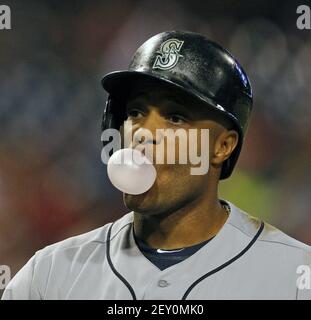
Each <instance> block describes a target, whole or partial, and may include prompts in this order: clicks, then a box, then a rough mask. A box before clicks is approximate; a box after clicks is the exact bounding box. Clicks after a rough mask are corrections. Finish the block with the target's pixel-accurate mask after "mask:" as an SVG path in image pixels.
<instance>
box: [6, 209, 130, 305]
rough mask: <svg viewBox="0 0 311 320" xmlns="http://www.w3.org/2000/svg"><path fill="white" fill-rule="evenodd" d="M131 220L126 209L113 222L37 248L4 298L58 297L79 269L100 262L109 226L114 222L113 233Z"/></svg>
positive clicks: (104, 251) (112, 234) (99, 263)
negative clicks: (125, 212)
mask: <svg viewBox="0 0 311 320" xmlns="http://www.w3.org/2000/svg"><path fill="white" fill-rule="evenodd" d="M131 220H132V213H128V214H126V215H124V216H123V217H121V218H120V219H118V220H116V221H115V222H111V223H107V224H105V225H104V226H102V227H100V228H97V229H95V230H92V231H89V232H87V233H84V234H81V235H77V236H73V237H70V238H68V239H65V240H63V241H60V242H57V243H54V244H52V245H49V246H47V247H44V248H43V249H41V250H39V251H37V252H36V253H35V254H34V255H33V256H32V257H31V259H30V260H29V261H28V262H27V263H26V264H25V266H24V267H23V268H22V269H21V270H20V271H19V272H18V273H17V274H16V275H15V277H14V278H13V279H12V280H11V282H10V283H9V284H8V287H7V288H6V292H5V293H4V299H45V298H46V296H51V297H59V292H61V290H60V289H59V288H63V287H66V285H67V287H68V288H69V287H70V285H71V284H72V283H74V281H75V279H76V278H77V277H78V275H79V274H80V273H81V272H82V270H84V269H85V268H87V269H88V270H91V271H92V270H93V269H92V268H93V267H94V266H95V265H102V264H103V263H104V260H105V259H106V246H105V244H106V243H107V235H108V232H109V230H110V226H112V225H114V228H113V232H112V233H111V237H113V236H115V235H116V234H118V233H119V232H120V230H122V228H123V227H124V226H126V225H128V224H129V223H131ZM48 290H49V291H48Z"/></svg>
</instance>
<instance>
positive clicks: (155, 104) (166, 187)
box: [123, 82, 226, 215]
mask: <svg viewBox="0 0 311 320" xmlns="http://www.w3.org/2000/svg"><path fill="white" fill-rule="evenodd" d="M126 109H127V119H126V121H125V122H124V128H123V130H124V133H125V135H126V136H127V137H131V138H133V140H132V145H125V147H132V148H137V149H140V147H143V148H141V149H145V153H146V154H147V153H148V148H152V154H153V163H154V166H155V168H156V171H157V178H156V181H155V183H154V185H153V186H152V188H151V189H149V190H148V191H147V192H145V193H143V194H140V195H130V194H124V202H125V204H126V206H127V207H128V208H129V209H130V210H134V211H135V212H139V213H144V214H151V215H154V214H159V213H170V212H173V211H175V210H178V209H179V208H181V207H183V206H184V205H186V204H187V203H190V202H192V201H193V200H195V199H196V198H198V197H200V196H203V195H204V194H205V193H206V192H207V191H208V190H207V186H208V177H209V174H203V175H202V174H201V175H193V174H191V170H190V169H191V168H193V167H198V166H199V165H194V164H192V163H191V162H190V159H189V152H194V151H197V155H198V156H200V157H202V158H203V157H204V158H205V159H206V160H207V159H208V160H210V159H211V158H212V157H213V152H214V147H215V142H216V140H217V137H218V136H219V135H220V134H221V133H222V132H223V131H224V130H226V129H225V128H224V126H223V125H221V124H220V123H219V122H218V121H217V115H215V112H214V111H211V110H210V108H208V107H207V106H206V105H202V104H201V103H199V102H194V100H193V99H191V98H190V97H189V96H187V95H186V94H184V93H182V92H181V91H179V90H177V89H174V88H168V87H166V86H162V85H161V86H159V85H157V86H155V85H154V84H152V83H146V82H145V83H142V82H141V83H137V85H136V86H135V87H134V88H133V89H132V90H131V94H130V97H129V98H128V100H127V104H126ZM146 129H147V130H148V132H150V133H151V134H152V137H148V138H146V136H145V133H146ZM159 129H162V130H167V129H170V130H171V131H172V132H176V130H179V129H182V130H184V132H185V135H184V139H183V138H181V140H182V141H179V140H178V139H175V141H173V142H172V140H170V139H167V136H165V135H163V134H161V131H159ZM190 129H196V130H197V139H196V140H195V143H193V142H194V140H191V141H190V139H189V132H190V131H189V130H190ZM201 129H208V130H209V136H208V137H207V138H208V140H209V148H205V147H206V146H205V147H203V145H202V141H203V142H204V139H202V138H201ZM157 131H158V135H157ZM191 131H192V133H193V130H191ZM159 132H160V134H159ZM185 140H186V141H185ZM205 141H206V140H205ZM139 142H141V145H140V146H138V145H139ZM182 142H183V143H184V144H183V146H185V145H186V149H183V152H186V153H187V155H186V156H187V159H188V161H187V163H185V164H180V163H179V162H180V161H179V160H180V158H179V156H180V154H179V150H180V146H181V144H180V143H182ZM189 142H190V145H189ZM185 143H186V144H185ZM207 147H208V145H207ZM173 149H175V163H174V164H168V163H167V158H168V157H169V154H170V156H172V151H173ZM157 152H158V153H159V152H161V153H162V152H163V154H162V156H164V160H165V162H164V164H158V163H156V156H157ZM201 152H204V154H201ZM173 154H174V153H173Z"/></svg>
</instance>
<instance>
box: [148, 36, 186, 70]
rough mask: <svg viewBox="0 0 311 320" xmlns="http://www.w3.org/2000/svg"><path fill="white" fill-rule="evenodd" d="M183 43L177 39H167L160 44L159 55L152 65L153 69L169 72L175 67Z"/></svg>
mask: <svg viewBox="0 0 311 320" xmlns="http://www.w3.org/2000/svg"><path fill="white" fill-rule="evenodd" d="M183 43H184V42H183V41H180V40H177V39H168V40H166V41H165V42H163V43H162V44H161V48H160V51H158V52H157V53H159V55H157V57H156V59H155V62H154V64H153V67H152V68H153V69H161V70H169V69H171V68H173V67H175V66H176V64H177V62H178V59H179V58H180V57H182V55H181V54H179V52H180V49H181V47H182V45H183Z"/></svg>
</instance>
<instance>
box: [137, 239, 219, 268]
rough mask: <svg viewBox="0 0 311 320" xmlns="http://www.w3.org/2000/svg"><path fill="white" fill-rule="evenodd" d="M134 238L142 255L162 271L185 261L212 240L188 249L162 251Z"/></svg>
mask: <svg viewBox="0 0 311 320" xmlns="http://www.w3.org/2000/svg"><path fill="white" fill-rule="evenodd" d="M134 238H135V242H136V244H137V246H138V248H139V249H140V251H141V252H142V254H143V255H144V256H145V257H146V258H147V259H148V260H150V261H151V262H152V263H153V264H154V265H155V266H157V267H158V268H159V269H160V270H164V269H166V268H168V267H170V266H172V265H174V264H176V263H178V262H181V261H183V260H185V259H187V258H188V257H190V256H191V255H193V254H194V253H195V252H197V251H198V250H199V249H200V248H202V247H203V246H204V245H205V244H207V243H208V242H209V241H211V240H212V239H213V238H211V239H209V240H206V241H204V242H201V243H198V244H196V245H194V246H190V247H185V248H180V249H172V250H164V249H163V250H162V249H155V248H151V247H149V246H148V245H147V244H146V243H145V242H144V241H142V240H140V239H138V238H137V237H136V236H135V235H134Z"/></svg>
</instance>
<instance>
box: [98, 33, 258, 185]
mask: <svg viewBox="0 0 311 320" xmlns="http://www.w3.org/2000/svg"><path fill="white" fill-rule="evenodd" d="M139 78H145V79H146V78H149V79H154V80H157V81H161V82H162V83H166V84H167V85H168V86H173V87H175V88H179V89H182V90H183V91H184V92H186V93H187V94H189V95H191V96H192V97H193V98H194V99H199V100H200V101H203V102H204V103H205V104H206V107H207V108H213V109H214V110H216V111H217V112H220V113H221V114H222V115H223V116H224V117H226V118H228V119H230V120H231V121H232V124H233V126H234V129H235V130H237V132H238V133H239V142H238V145H237V147H236V148H235V150H234V151H233V152H232V154H231V156H230V157H229V158H228V159H227V160H226V161H225V162H224V163H223V165H222V170H221V176H220V178H221V179H225V178H228V177H229V176H230V175H231V173H232V171H233V168H234V166H235V164H236V161H237V159H238V157H239V154H240V151H241V147H242V144H243V139H244V136H245V132H246V129H247V126H248V122H249V116H250V113H251V109H252V102H253V97H252V89H251V85H250V82H249V79H248V77H247V75H246V73H245V72H244V71H243V69H242V67H241V66H240V64H239V63H238V62H237V61H236V59H235V58H234V57H233V56H232V55H231V54H230V53H229V52H228V51H226V50H225V49H223V48H222V47H221V46H219V45H218V44H216V43H215V42H212V41H211V40H209V39H207V38H206V37H204V36H203V35H201V34H197V33H193V32H184V31H169V32H163V33H160V34H157V35H155V36H153V37H152V38H150V39H149V40H147V41H146V42H145V43H144V44H143V45H142V46H141V47H139V48H138V50H137V51H136V52H135V54H134V56H133V58H132V61H131V63H130V66H129V68H128V70H123V71H115V72H111V73H108V74H107V75H105V76H104V78H103V79H102V85H103V87H104V88H105V90H106V91H107V92H108V93H109V95H108V99H107V103H106V108H105V111H104V116H103V122H102V130H104V129H107V128H116V129H119V128H120V125H121V124H122V123H123V121H124V119H125V101H126V97H127V94H128V92H129V90H130V88H131V84H132V83H133V82H135V81H136V80H137V79H139ZM189 107H190V108H191V106H189Z"/></svg>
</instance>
